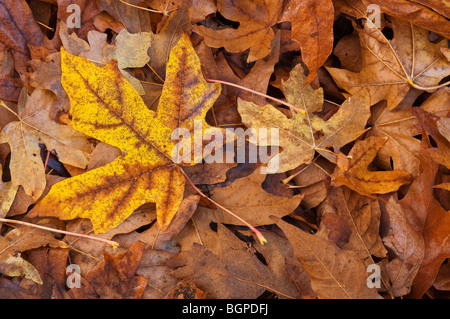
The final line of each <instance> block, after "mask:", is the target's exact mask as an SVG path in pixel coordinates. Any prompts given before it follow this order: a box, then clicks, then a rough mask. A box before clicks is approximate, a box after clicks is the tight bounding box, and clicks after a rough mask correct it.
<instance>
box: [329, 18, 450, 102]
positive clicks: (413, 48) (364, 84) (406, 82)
mask: <svg viewBox="0 0 450 319" xmlns="http://www.w3.org/2000/svg"><path fill="white" fill-rule="evenodd" d="M391 20H392V23H391V25H390V26H389V27H390V28H391V29H392V30H393V33H394V38H393V39H392V40H388V38H386V36H385V35H384V34H383V33H382V31H381V30H380V29H378V28H376V27H372V28H361V27H358V26H357V25H356V24H354V27H355V29H356V30H357V31H358V34H359V37H360V43H361V50H362V51H361V54H362V69H361V72H360V73H353V72H350V71H348V70H342V69H337V68H330V67H328V68H327V70H328V72H330V74H331V76H332V77H333V78H334V80H335V81H336V83H337V84H338V85H339V86H340V87H341V88H343V89H344V90H346V91H347V92H349V93H350V94H352V95H354V94H356V93H357V92H359V91H361V90H363V89H365V88H368V89H369V91H370V95H371V104H372V105H373V104H376V103H378V102H379V101H381V100H386V101H387V108H388V110H392V109H394V108H395V107H396V106H397V105H398V104H399V103H400V101H401V100H402V99H403V98H404V97H405V95H406V93H407V92H408V91H409V90H410V88H411V87H414V88H417V89H420V90H426V91H434V90H436V89H437V88H439V87H442V86H444V85H440V84H439V83H440V81H441V80H442V79H443V78H445V77H446V76H448V75H450V67H449V65H450V64H449V62H448V61H447V59H446V58H445V56H444V55H443V54H442V52H441V51H440V50H439V47H447V44H446V40H442V41H440V42H438V43H433V42H431V41H429V39H428V30H426V29H423V28H420V27H418V26H416V25H414V24H412V23H411V22H409V21H404V20H400V19H397V18H391ZM411 56H414V59H411V58H410V57H411Z"/></svg>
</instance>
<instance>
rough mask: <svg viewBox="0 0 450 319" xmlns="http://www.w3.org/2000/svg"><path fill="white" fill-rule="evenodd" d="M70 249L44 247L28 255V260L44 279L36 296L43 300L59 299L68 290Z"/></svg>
mask: <svg viewBox="0 0 450 319" xmlns="http://www.w3.org/2000/svg"><path fill="white" fill-rule="evenodd" d="M68 256H69V249H67V248H66V249H62V248H49V247H43V248H38V249H33V250H32V251H30V252H28V253H27V260H28V261H29V262H30V263H31V264H32V265H33V266H34V267H35V268H36V270H37V271H38V273H39V275H40V277H41V278H42V282H43V283H42V285H39V286H37V289H36V294H37V295H39V296H40V297H41V298H42V299H59V298H61V297H62V296H61V293H63V294H64V292H65V288H66V267H67V263H68Z"/></svg>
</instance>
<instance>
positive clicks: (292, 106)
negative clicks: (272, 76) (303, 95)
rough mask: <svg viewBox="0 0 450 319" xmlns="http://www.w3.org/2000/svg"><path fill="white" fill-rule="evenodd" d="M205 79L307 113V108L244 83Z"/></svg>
mask: <svg viewBox="0 0 450 319" xmlns="http://www.w3.org/2000/svg"><path fill="white" fill-rule="evenodd" d="M205 80H206V81H207V82H214V83H220V84H225V85H229V86H233V87H235V88H238V89H241V90H244V91H248V92H250V93H253V94H256V95H259V96H262V97H265V98H267V99H270V100H272V101H275V102H278V103H280V104H283V105H286V106H287V107H289V108H291V109H293V110H296V111H298V112H300V113H301V114H303V115H305V114H306V110H305V109H302V108H299V107H296V106H294V105H292V104H290V103H287V102H285V101H283V100H280V99H277V98H274V97H272V96H270V95H267V94H264V93H261V92H258V91H255V90H252V89H249V88H246V87H245V86H242V85H239V84H234V83H231V82H227V81H222V80H214V79H205Z"/></svg>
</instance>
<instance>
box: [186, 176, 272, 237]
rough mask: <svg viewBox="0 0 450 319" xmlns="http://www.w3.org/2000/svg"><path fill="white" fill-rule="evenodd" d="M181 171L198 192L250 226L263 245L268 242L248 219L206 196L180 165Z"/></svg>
mask: <svg viewBox="0 0 450 319" xmlns="http://www.w3.org/2000/svg"><path fill="white" fill-rule="evenodd" d="M180 170H181V172H182V173H183V175H184V177H186V180H187V182H188V183H189V184H190V185H191V186H192V188H194V189H195V191H196V192H197V193H199V194H200V196H202V197H204V198H206V199H208V200H209V201H211V202H212V203H213V204H214V205H216V206H217V207H219V208H220V209H222V210H224V211H225V212H226V213H228V214H230V215H231V216H233V217H234V218H236V219H237V220H239V221H240V222H242V223H243V224H244V225H245V226H247V227H248V228H250V229H251V230H252V231H253V232H254V233H255V235H256V237H257V238H258V240H259V242H260V243H261V245H264V244H265V243H267V240H266V238H264V236H263V234H262V233H261V232H260V231H259V230H257V229H256V228H255V227H253V226H252V225H250V224H249V223H248V222H247V221H245V220H244V219H242V218H241V217H239V216H238V215H236V214H235V213H233V212H232V211H231V210H229V209H228V208H225V207H223V206H222V205H220V204H219V203H217V202H215V201H214V200H212V199H211V198H209V197H208V196H206V195H205V194H204V193H203V192H202V191H201V190H200V189H199V188H198V187H197V186H195V184H194V183H193V182H192V181H191V179H190V178H189V177H188V176H187V174H186V173H185V172H184V171H183V169H182V168H181V167H180Z"/></svg>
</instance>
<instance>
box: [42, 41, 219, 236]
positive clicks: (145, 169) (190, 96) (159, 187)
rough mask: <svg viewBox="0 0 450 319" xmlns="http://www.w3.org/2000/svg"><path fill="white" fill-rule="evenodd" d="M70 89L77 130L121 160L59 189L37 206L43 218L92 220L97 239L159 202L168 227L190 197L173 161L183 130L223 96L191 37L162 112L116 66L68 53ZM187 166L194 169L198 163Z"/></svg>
mask: <svg viewBox="0 0 450 319" xmlns="http://www.w3.org/2000/svg"><path fill="white" fill-rule="evenodd" d="M61 65H62V84H63V87H64V89H65V90H66V92H67V94H68V96H69V98H70V101H71V109H70V114H71V116H72V121H71V123H70V125H71V126H72V127H73V128H75V129H76V130H78V131H80V132H83V133H85V134H87V135H89V136H92V137H94V138H96V139H98V140H100V141H102V142H105V143H108V144H110V145H113V146H116V147H118V148H120V150H121V151H122V155H121V156H120V157H118V158H117V159H115V160H114V161H113V162H111V163H109V164H107V165H105V166H102V167H99V168H97V169H94V170H91V171H88V172H86V173H84V174H81V175H78V176H75V177H72V178H69V179H66V180H64V181H62V182H60V183H58V184H56V185H54V186H53V187H52V189H51V190H50V193H49V194H48V195H47V196H46V197H44V198H43V199H42V200H41V201H40V202H39V203H38V204H37V205H36V207H35V208H34V210H35V213H36V214H39V215H40V216H55V217H58V218H60V219H74V218H89V219H90V220H91V222H92V225H93V227H94V231H95V232H96V233H104V232H107V231H108V230H110V229H113V228H115V227H116V226H118V225H119V224H120V223H121V222H122V221H124V220H125V219H126V218H127V217H128V216H130V215H131V214H132V213H133V211H134V210H135V209H136V208H138V207H139V206H141V205H142V204H144V203H147V202H154V203H156V210H157V220H158V223H159V225H160V226H161V228H162V229H166V228H167V226H168V225H169V224H170V221H171V220H172V218H173V216H174V215H175V213H176V212H177V210H178V207H179V205H180V203H181V201H182V199H183V193H184V184H185V177H184V175H183V173H182V171H181V168H180V166H178V165H177V164H175V163H174V162H173V161H172V157H171V153H172V148H173V147H174V146H175V144H176V141H173V140H171V135H172V132H173V131H174V130H175V129H177V128H185V129H187V130H189V131H192V130H193V129H194V121H196V120H197V121H198V120H200V121H201V122H202V128H203V130H206V129H207V128H210V127H209V126H208V125H207V124H206V122H205V120H204V118H205V116H206V112H207V111H208V109H209V108H210V107H211V106H212V105H213V103H214V101H215V100H216V98H217V97H218V96H219V94H220V85H214V84H209V83H207V82H206V81H205V80H204V78H203V75H202V73H201V68H200V62H199V59H198V56H197V55H196V53H195V51H194V49H193V47H192V44H191V42H190V40H189V36H188V35H187V34H184V35H183V36H182V37H181V38H180V40H179V42H178V43H177V45H176V46H175V47H174V48H173V49H172V51H171V54H170V58H169V61H168V64H167V69H166V81H165V83H164V88H163V92H162V96H161V99H160V103H159V106H158V110H157V112H154V111H152V110H149V109H148V108H147V106H146V105H145V104H144V102H143V101H142V99H141V97H140V96H139V95H138V93H137V92H136V91H135V90H134V89H133V87H132V86H131V85H130V83H129V82H128V81H127V80H126V79H125V78H124V77H123V76H122V74H121V73H120V71H119V68H118V66H117V61H116V60H111V61H110V62H109V63H108V64H107V65H106V66H105V67H97V66H95V65H94V64H92V63H91V62H89V61H88V60H86V59H84V58H81V57H76V56H73V55H71V54H69V53H67V52H66V51H65V50H64V49H61ZM190 164H191V163H187V164H186V165H190Z"/></svg>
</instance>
